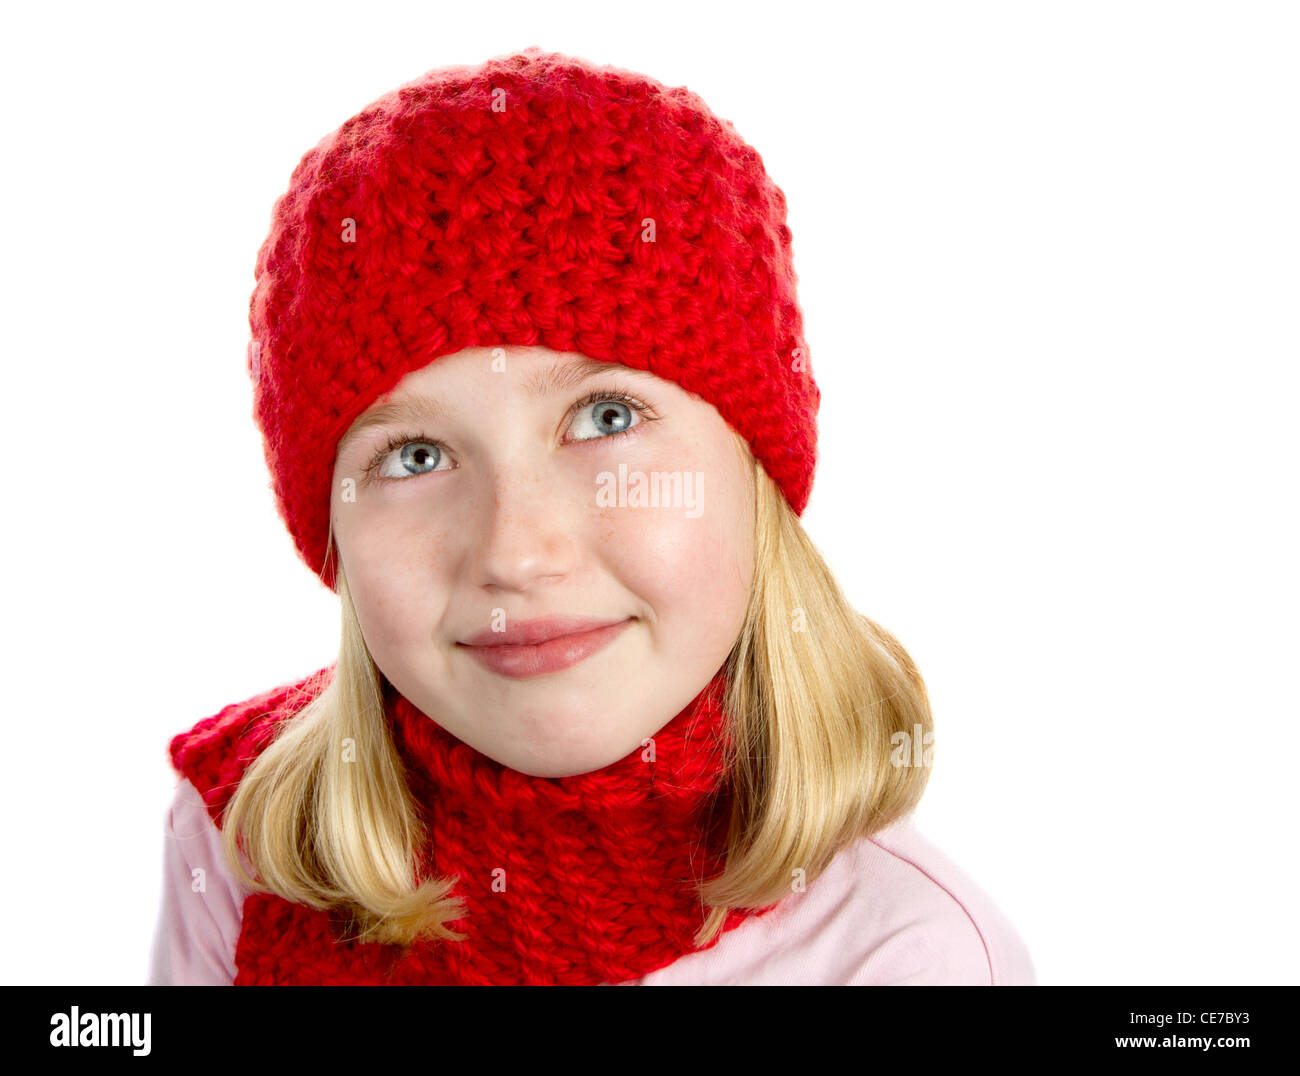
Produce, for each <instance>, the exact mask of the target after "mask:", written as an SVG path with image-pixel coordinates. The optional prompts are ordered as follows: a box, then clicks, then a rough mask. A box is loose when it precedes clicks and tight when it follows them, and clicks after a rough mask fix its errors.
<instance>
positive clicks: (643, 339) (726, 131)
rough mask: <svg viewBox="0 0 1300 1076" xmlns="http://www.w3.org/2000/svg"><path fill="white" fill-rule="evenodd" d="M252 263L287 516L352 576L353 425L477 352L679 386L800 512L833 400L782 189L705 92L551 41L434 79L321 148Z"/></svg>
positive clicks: (264, 422)
mask: <svg viewBox="0 0 1300 1076" xmlns="http://www.w3.org/2000/svg"><path fill="white" fill-rule="evenodd" d="M255 275H256V281H257V283H256V287H255V289H254V292H253V295H252V298H251V300H250V303H249V325H250V329H251V337H252V338H251V341H250V346H249V372H250V375H251V376H252V377H253V381H254V406H253V412H254V417H255V419H256V421H257V423H258V425H259V427H260V428H261V431H262V434H263V446H264V450H265V454H266V460H267V464H268V466H269V468H270V472H271V476H272V490H273V492H274V494H275V497H276V503H277V507H278V510H279V512H280V515H281V517H282V518H283V520H284V522H285V524H286V526H287V527H288V529H289V532H290V534H291V535H292V536H293V539H294V542H295V545H296V547H297V549H298V552H299V554H300V555H301V557H302V558H303V560H304V562H305V563H306V564H307V565H308V566H309V567H310V568H311V569H312V571H313V572H315V573H316V574H317V575H318V576H319V577H320V578H321V581H322V582H323V583H325V585H327V586H329V587H330V588H331V589H333V588H335V586H336V582H335V574H336V564H335V563H334V561H333V558H329V559H328V561H327V556H326V554H327V545H328V534H329V507H330V496H329V495H330V483H331V480H332V475H333V466H334V455H335V450H336V448H337V445H338V442H339V439H340V438H341V437H342V435H343V434H344V433H346V432H347V430H348V428H349V427H350V426H351V424H352V422H353V421H354V420H355V419H356V418H357V416H358V415H360V414H361V413H362V412H363V411H365V410H366V409H367V408H368V407H370V406H371V404H372V403H374V402H375V401H376V400H378V399H379V398H380V397H381V396H384V395H386V394H387V393H388V392H390V391H391V390H392V389H393V388H394V387H395V386H396V385H397V383H398V382H399V381H400V380H401V379H402V378H403V377H404V376H406V375H407V374H408V373H411V372H413V371H415V370H419V369H421V368H423V367H424V366H426V365H427V364H428V363H429V362H431V361H433V360H434V359H435V358H437V357H438V356H441V355H446V354H450V353H454V352H456V351H460V350H462V349H465V348H468V347H490V346H496V345H523V346H543V347H546V348H549V349H551V350H554V351H560V352H578V353H581V354H583V355H586V356H587V357H589V358H593V359H596V360H598V361H605V362H613V363H621V364H624V365H626V366H628V367H631V368H634V369H639V370H648V371H649V372H651V373H653V374H655V375H656V376H658V377H661V378H664V379H666V380H670V381H673V382H676V383H677V384H678V385H680V386H681V387H682V388H683V389H686V390H687V391H688V392H692V393H694V394H696V395H697V396H699V397H700V398H702V399H704V400H706V401H707V402H709V403H711V404H712V405H713V406H714V407H715V408H716V410H717V411H718V413H719V414H720V415H721V416H722V417H723V418H724V419H725V420H726V421H727V422H728V423H729V424H730V426H731V427H732V428H733V429H734V430H736V431H737V432H738V433H739V434H741V435H742V436H743V437H744V438H745V440H746V441H747V442H748V444H749V446H750V449H751V451H752V452H753V453H754V455H755V456H756V457H757V458H758V459H759V461H760V462H761V463H762V465H763V467H764V469H765V470H766V471H767V473H768V475H769V476H770V477H771V478H772V479H773V480H774V481H775V483H776V484H777V486H778V487H779V488H780V489H781V491H782V493H783V494H784V496H785V497H786V499H787V500H788V501H789V503H790V505H791V507H792V508H793V509H794V511H795V512H796V514H802V513H803V510H804V507H805V505H806V503H807V500H808V496H809V493H810V491H811V487H812V478H813V471H814V469H815V465H816V448H817V444H816V442H817V429H816V414H817V410H818V407H819V404H820V399H821V397H820V392H819V391H818V388H817V385H816V383H815V382H814V380H813V376H812V368H811V365H810V363H809V355H808V347H807V344H806V342H805V341H804V338H803V325H802V314H801V312H800V309H799V306H798V303H797V300H796V292H795V285H796V280H797V278H796V276H795V272H794V268H793V261H792V253H791V233H790V229H789V228H788V227H787V225H786V200H785V195H784V194H783V193H782V191H781V189H780V188H779V187H777V186H776V185H775V184H774V183H773V182H772V181H771V180H770V179H769V178H768V176H767V173H766V172H765V170H764V167H763V162H762V158H761V157H760V156H759V154H758V153H757V152H756V151H755V150H754V149H752V148H751V147H750V146H749V145H748V144H746V143H745V142H744V141H743V140H742V139H741V138H740V137H739V135H738V134H737V133H736V130H735V128H734V126H733V125H732V123H731V122H730V121H728V120H722V119H719V118H718V117H717V116H715V115H714V114H713V113H712V112H711V111H710V110H709V108H708V107H707V106H706V105H705V104H704V102H703V101H702V100H701V99H700V98H699V97H698V96H697V95H696V94H695V93H693V92H692V91H690V90H688V89H687V88H686V87H684V86H679V87H667V86H665V85H663V84H662V83H660V82H657V81H655V80H654V79H651V78H648V77H646V76H643V75H639V74H636V73H634V72H631V71H625V70H621V69H618V68H614V67H611V66H608V65H605V66H599V67H598V66H595V65H594V64H591V63H589V62H587V61H584V60H578V59H573V58H571V57H567V56H563V55H559V54H554V53H544V52H542V51H541V50H540V49H538V48H536V47H533V48H529V49H526V50H524V51H523V52H521V53H517V54H514V55H511V56H502V57H497V58H494V59H492V60H489V61H487V62H486V63H484V64H481V65H479V66H475V67H468V66H463V67H451V68H442V69H438V70H435V71H431V72H429V73H427V74H426V75H425V76H424V77H422V78H420V79H418V80H416V81H414V82H411V83H408V84H406V85H404V86H402V87H400V88H398V89H396V90H393V91H392V92H390V93H389V94H387V95H385V96H383V97H381V98H380V99H378V100H377V101H375V102H374V103H372V104H371V105H370V106H368V107H367V108H365V109H364V110H363V111H361V112H360V113H358V114H357V115H356V116H354V117H352V118H351V119H350V120H348V121H347V122H346V123H344V124H343V125H342V126H341V127H340V128H339V129H338V130H337V131H335V132H333V133H331V134H329V135H327V136H326V137H325V138H323V139H322V140H321V141H320V142H319V143H318V144H317V145H316V146H315V147H314V148H313V149H311V150H310V151H308V152H307V153H306V154H305V155H304V156H303V157H302V159H301V161H300V162H299V164H298V165H297V167H296V168H295V169H294V172H293V175H292V177H291V180H290V185H289V189H288V190H287V191H286V192H285V194H284V195H283V196H281V197H280V198H279V199H278V200H277V202H276V204H275V207H274V210H273V212H272V225H271V231H270V233H269V235H268V236H267V238H266V240H265V242H264V243H263V245H262V247H261V249H260V250H259V252H258V256H257V264H256V274H255Z"/></svg>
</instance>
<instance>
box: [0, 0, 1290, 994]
mask: <svg viewBox="0 0 1300 1076" xmlns="http://www.w3.org/2000/svg"><path fill="white" fill-rule="evenodd" d="M10 20H11V21H10V27H9V29H8V30H7V31H6V38H7V39H8V40H7V45H8V48H7V50H6V51H7V52H8V54H9V55H8V56H7V60H6V64H5V65H4V66H3V72H2V74H0V78H3V80H4V83H3V102H4V104H3V107H4V111H5V117H4V141H5V158H6V163H5V166H4V168H3V169H2V170H0V184H2V185H3V200H2V201H0V206H3V210H4V214H5V220H6V227H5V233H6V234H5V239H4V258H3V262H2V268H0V271H2V272H3V274H4V287H3V299H4V304H5V306H4V329H5V332H4V337H3V338H4V344H5V355H4V360H3V366H2V367H0V369H3V374H4V387H5V392H4V422H3V424H2V426H3V434H2V436H3V452H4V455H5V458H6V460H7V461H8V466H7V468H6V476H7V486H8V488H9V490H10V495H9V497H8V498H7V499H6V503H5V520H4V526H3V528H0V533H2V534H3V538H2V539H0V540H2V541H3V543H4V549H3V553H4V556H5V560H6V562H7V563H8V564H9V565H10V576H9V579H8V582H7V585H6V587H5V593H4V605H5V607H6V611H7V616H6V618H5V633H6V636H7V637H8V638H7V645H6V646H5V647H4V648H3V653H4V661H5V666H6V670H7V672H6V676H5V682H6V688H7V690H6V692H5V696H6V703H7V713H6V720H5V740H6V744H7V748H8V765H7V766H6V767H5V771H4V777H3V780H0V789H2V790H3V791H2V795H3V800H2V801H0V818H3V819H4V845H5V852H6V870H5V882H4V887H3V893H4V909H3V910H4V913H5V921H6V922H7V923H8V924H9V929H8V930H7V931H6V939H5V949H6V957H5V962H4V968H3V973H2V977H3V980H4V981H5V982H10V983H34V984H40V983H84V984H107V983H138V982H143V980H144V977H145V972H146V958H147V953H148V947H149V943H150V940H151V936H152V931H153V925H154V917H155V914H156V909H157V903H158V896H159V885H160V870H161V856H162V844H163V836H162V825H163V819H164V815H165V812H166V808H167V805H168V803H169V801H170V796H171V790H172V787H173V784H174V780H175V778H174V776H173V775H172V773H171V772H170V769H169V767H168V762H167V743H168V740H169V738H170V737H171V736H172V735H174V734H175V733H177V732H179V731H182V730H183V729H186V728H188V727H189V726H191V725H192V724H193V723H194V722H195V721H197V720H198V719H199V718H201V717H205V716H208V715H210V714H212V713H215V712H216V711H217V710H218V709H220V708H221V707H222V706H224V705H226V704H227V703H230V702H233V701H237V700H240V699H244V698H247V697H249V696H250V695H253V694H256V693H257V692H260V691H262V690H265V689H266V688H268V687H271V686H273V685H276V684H280V683H284V682H287V681H289V680H291V679H295V678H297V677H301V676H304V675H306V674H307V673H309V672H311V671H313V670H315V669H317V668H319V667H320V666H322V665H324V664H326V663H328V662H329V661H331V660H333V658H334V656H335V653H336V646H337V637H338V623H337V603H336V599H335V598H334V596H333V595H332V594H330V593H329V592H328V591H326V590H325V589H324V588H322V587H321V586H320V585H319V584H318V583H317V582H316V580H315V579H314V578H313V577H312V575H311V574H310V572H309V571H308V570H307V569H306V568H305V567H304V566H303V565H302V564H301V563H300V562H299V561H298V560H297V558H296V556H295V554H294V552H293V548H292V545H291V543H290V540H289V537H288V535H287V534H286V533H285V531H284V529H283V527H282V526H281V524H280V522H279V519H278V517H277V516H276V514H275V509H274V505H273V501H272V498H271V493H270V489H269V485H268V482H269V479H268V476H267V473H266V470H265V465H264V463H263V460H262V455H261V443H260V436H259V434H258V431H257V429H256V427H255V425H254V424H253V421H252V417H251V387H250V383H249V379H248V375H247V372H246V354H245V344H246V341H247V338H248V324H247V304H248V297H249V294H250V292H251V290H252V287H253V264H254V258H255V255H256V252H257V248H258V246H259V245H260V243H261V241H262V239H263V237H264V236H265V234H266V231H267V228H268V226H269V223H270V211H271V206H272V203H273V201H274V200H275V198H276V197H277V196H278V195H279V194H280V193H281V192H282V191H283V190H284V188H285V187H286V185H287V184H288V180H289V175H290V172H291V171H292V169H293V167H294V165H295V164H296V163H297V161H298V159H299V158H300V157H301V155H302V154H303V153H304V152H305V151H306V150H307V149H309V148H310V147H311V146H312V145H314V144H315V143H316V142H317V140H319V139H320V138H321V137H322V136H323V135H325V134H326V133H328V132H329V131H332V130H334V129H335V128H336V127H338V126H339V125H340V124H341V123H342V122H343V121H344V120H346V119H347V118H348V117H350V116H352V115H353V114H355V113H356V112H358V111H360V109H361V108H362V107H364V106H365V105H367V104H368V103H370V102H371V101H372V100H374V99H375V98H376V97H378V96H380V95H381V94H383V93H384V92H386V91H387V90H390V89H392V88H395V87H396V86H398V85H400V84H402V83H404V82H407V81H410V80H411V79H414V78H416V77H418V76H419V75H420V74H422V73H423V72H425V71H427V70H429V69H431V68H434V67H440V66H444V65H447V64H453V63H477V62H481V61H483V60H486V59H488V58H490V57H492V56H496V55H500V54H502V53H506V52H511V51H515V50H517V49H521V48H524V47H526V46H529V45H534V44H536V45H540V46H541V47H543V48H545V49H548V50H556V51H561V52H566V53H569V54H572V55H578V56H582V57H584V58H586V59H590V60H592V61H594V62H596V63H602V64H603V63H611V64H615V65H616V66H620V67H625V68H630V69H632V70H636V71H641V72H644V73H646V74H649V75H651V76H653V77H654V78H657V79H658V80H660V81H661V82H664V83H667V84H669V85H686V86H689V87H690V88H691V89H692V90H694V91H696V92H697V93H699V94H700V95H701V96H702V97H703V98H704V99H705V101H706V102H708V104H709V105H710V107H711V108H712V109H713V110H714V111H715V112H716V113H717V114H718V115H720V116H722V117H724V118H727V119H730V120H731V121H732V122H733V123H734V124H735V125H736V127H737V129H738V131H739V132H740V133H741V135H742V136H743V137H744V138H745V139H746V140H747V141H748V142H750V143H751V144H752V145H753V146H755V147H756V148H757V149H758V151H759V152H760V154H761V155H762V157H763V160H764V163H765V165H766V167H767V169H768V172H769V174H770V175H771V176H772V177H773V179H774V180H775V181H776V182H777V183H778V184H779V185H780V186H781V187H782V189H783V190H784V191H785V193H786V196H787V198H788V200H789V206H790V211H789V221H790V226H791V228H792V230H793V233H794V251H795V268H796V271H797V272H798V274H799V286H800V299H801V303H802V306H803V309H804V314H805V319H806V321H805V324H806V329H807V337H808V342H809V346H810V351H811V361H812V365H813V368H814V371H815V373H816V376H817V379H818V381H819V383H820V385H821V388H822V391H823V395H824V403H823V407H822V411H821V416H820V430H821V463H820V467H819V470H818V473H817V479H816V483H815V486H814V492H813V496H812V501H811V504H810V506H809V508H808V510H807V512H806V514H805V517H804V521H805V525H806V527H807V529H808V530H809V532H810V533H811V534H812V536H813V537H814V539H815V541H816V542H817V543H818V545H819V546H820V548H821V549H822V550H823V551H824V553H825V554H826V556H827V558H828V560H829V562H830V564H831V566H832V568H833V569H834V570H835V572H836V573H837V575H838V577H839V578H840V580H841V581H842V583H843V585H844V586H845V588H846V589H847V590H848V592H849V594H850V597H851V598H852V599H853V601H854V604H855V605H856V606H857V607H858V608H859V609H861V610H862V611H863V612H866V613H867V614H868V615H869V616H871V617H873V618H874V619H876V620H878V621H880V622H881V623H883V624H884V625H885V626H886V627H888V628H889V629H890V630H891V631H892V632H894V633H895V634H896V635H897V637H898V638H899V639H900V640H901V641H902V643H903V645H904V646H905V647H906V648H907V649H908V651H909V652H910V653H911V654H912V656H913V657H914V658H915V659H916V660H917V662H918V663H919V665H920V668H921V671H922V673H923V675H924V676H925V678H926V681H927V683H928V685H929V688H930V692H931V701H932V703H933V707H934V712H935V719H936V726H937V729H938V739H937V743H938V745H939V746H938V751H937V764H936V767H935V770H934V773H933V778H932V781H931V785H930V789H929V791H928V793H927V795H926V798H925V800H924V802H923V804H922V806H921V808H920V811H919V814H918V822H919V824H920V826H921V828H922V830H923V832H924V833H925V834H926V835H927V836H928V837H929V838H930V839H931V841H932V842H933V843H935V844H936V845H938V846H939V848H940V849H941V850H943V851H944V852H945V853H946V854H947V855H948V856H949V857H950V858H952V859H953V860H955V861H956V862H957V863H958V864H959V865H961V866H962V867H963V868H964V869H965V870H966V871H967V872H968V873H969V874H970V875H971V876H972V877H973V878H974V879H975V880H976V881H977V882H978V883H979V884H980V885H981V886H982V887H983V888H984V889H985V890H986V892H988V893H989V894H990V895H991V896H992V898H993V899H994V901H995V902H996V903H997V904H998V905H999V906H1000V907H1001V909H1002V910H1003V912H1004V913H1005V914H1006V916H1007V917H1008V918H1009V919H1010V920H1011V922H1012V923H1013V924H1015V926H1016V927H1017V929H1018V930H1019V931H1020V933H1021V935H1022V936H1023V938H1024V939H1025V941H1026V944H1027V945H1028V947H1029V949H1030V952H1031V954H1032V956H1033V958H1034V962H1035V964H1036V966H1037V969H1038V974H1039V977H1040V980H1041V981H1042V982H1043V983H1049V984H1059V983H1083V984H1088V983H1170V984H1173V983H1225V984H1236V983H1248V982H1260V983H1280V982H1295V981H1296V980H1297V978H1300V976H1298V975H1297V971H1296V969H1297V966H1300V944H1298V942H1297V928H1296V926H1295V915H1294V912H1295V901H1296V881H1297V877H1296V876H1297V870H1296V863H1295V860H1296V841H1295V824H1296V821H1297V805H1296V792H1295V788H1296V777H1295V765H1296V760H1297V757H1298V756H1297V732H1296V723H1297V717H1298V716H1300V714H1298V713H1297V709H1298V707H1297V703H1296V690H1295V684H1294V676H1295V670H1296V654H1297V642H1298V638H1297V635H1298V633H1297V627H1296V622H1297V621H1296V605H1297V597H1298V591H1300V588H1298V587H1297V571H1296V560H1295V550H1296V549H1297V547H1298V546H1300V542H1298V540H1297V539H1298V535H1297V508H1296V473H1295V472H1296V462H1297V458H1300V457H1298V453H1297V443H1296V441H1297V437H1296V432H1295V431H1296V421H1295V416H1296V412H1297V399H1296V389H1297V373H1296V370H1297V359H1298V358H1300V349H1298V348H1297V336H1298V335H1300V332H1298V326H1297V285H1298V284H1300V255H1298V254H1297V252H1298V251H1300V198H1297V193H1296V192H1297V191H1300V140H1298V139H1297V132H1298V130H1300V125H1298V123H1297V120H1298V119H1300V116H1298V113H1300V108H1298V107H1297V103H1298V102H1300V71H1298V68H1297V64H1296V56H1297V54H1300V33H1298V32H1297V31H1298V29H1300V21H1298V19H1297V14H1296V8H1295V7H1294V6H1293V5H1288V4H1266V3H1227V2H1224V3H1214V4H1207V3H1188V2H1184V3H1147V2H1135V0H1129V2H1124V3H1110V2H1106V3H1103V2H1098V0H1090V2H1088V3H1068V4H1067V3H959V4H957V3H954V4H933V3H917V2H909V3H905V4H904V3H896V4H856V5H849V4H841V3H828V4H816V3H807V2H804V3H798V4H772V5H768V6H762V5H758V4H750V3H745V4H735V5H722V4H708V3H700V2H699V0H694V2H691V3H686V4H672V3H659V2H656V3H653V4H645V5H606V4H599V5H597V4H592V5H577V4H563V3H523V4H519V5H513V4H507V3H501V2H494V3H491V4H486V5H480V4H450V5H445V6H444V5H437V4H425V3H420V4H417V3H410V4H383V3H378V2H367V3H365V4H359V3H358V4H356V5H334V6H331V5H327V4H275V3H266V2H260V3H256V4H236V3H226V4H223V5H220V6H216V7H212V8H210V9H206V10H204V11H203V12H202V14H198V13H196V12H194V11H192V10H190V9H188V8H183V7H176V6H174V5H162V4H158V5H148V6H146V5H142V4H135V5H124V6H117V5H113V6H107V5H105V6H99V5H90V4H86V5H83V6H81V7H77V6H75V5H73V6H71V7H67V8H62V9H59V10H57V11H56V10H55V9H52V8H49V7H38V6H33V8H32V9H31V10H29V11H28V12H26V13H24V14H22V15H20V16H18V17H17V18H16V19H15V18H14V17H13V16H10Z"/></svg>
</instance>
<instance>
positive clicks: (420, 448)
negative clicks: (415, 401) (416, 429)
mask: <svg viewBox="0 0 1300 1076" xmlns="http://www.w3.org/2000/svg"><path fill="white" fill-rule="evenodd" d="M399 450H400V451H399ZM393 453H397V455H396V456H395V458H394V459H393V461H392V463H391V464H390V463H389V457H390V455H392V454H393ZM444 461H447V462H450V460H449V458H448V457H447V454H446V453H445V452H444V451H443V444H442V442H441V441H431V440H427V439H425V438H424V437H422V436H421V435H420V434H412V433H400V434H394V435H393V436H392V437H390V438H389V439H388V441H387V443H386V444H385V445H384V447H383V448H381V449H380V450H379V452H378V453H377V454H376V455H375V457H374V459H372V460H371V461H370V464H369V465H368V466H367V467H366V470H365V473H366V474H367V475H371V474H373V475H374V476H375V477H376V478H378V479H381V480H383V481H390V482H391V481H398V482H400V481H401V480H402V479H403V478H416V477H419V476H420V475H422V474H428V473H429V472H430V471H436V470H437V469H438V465H439V464H440V463H442V462H444ZM446 469H447V468H443V470H446Z"/></svg>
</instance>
